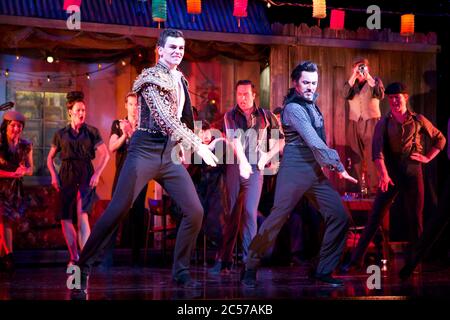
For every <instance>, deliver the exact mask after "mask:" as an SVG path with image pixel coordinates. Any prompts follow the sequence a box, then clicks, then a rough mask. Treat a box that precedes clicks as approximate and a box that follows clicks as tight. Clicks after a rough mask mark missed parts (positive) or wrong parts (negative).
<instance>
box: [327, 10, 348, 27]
mask: <svg viewBox="0 0 450 320" xmlns="http://www.w3.org/2000/svg"><path fill="white" fill-rule="evenodd" d="M344 21H345V11H344V10H337V9H333V10H331V18H330V29H332V30H342V29H344Z"/></svg>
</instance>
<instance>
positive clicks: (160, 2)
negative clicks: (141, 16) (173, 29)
mask: <svg viewBox="0 0 450 320" xmlns="http://www.w3.org/2000/svg"><path fill="white" fill-rule="evenodd" d="M152 18H153V21H156V22H163V21H166V20H167V2H166V0H153V1H152Z"/></svg>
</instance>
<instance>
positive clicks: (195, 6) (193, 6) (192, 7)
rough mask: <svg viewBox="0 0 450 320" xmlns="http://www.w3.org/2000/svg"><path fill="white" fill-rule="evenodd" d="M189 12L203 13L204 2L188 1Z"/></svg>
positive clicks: (197, 0) (198, 0)
mask: <svg viewBox="0 0 450 320" xmlns="http://www.w3.org/2000/svg"><path fill="white" fill-rule="evenodd" d="M186 4H187V12H188V13H189V14H200V13H202V0H186Z"/></svg>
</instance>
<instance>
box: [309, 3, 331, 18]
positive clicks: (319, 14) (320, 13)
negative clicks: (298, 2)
mask: <svg viewBox="0 0 450 320" xmlns="http://www.w3.org/2000/svg"><path fill="white" fill-rule="evenodd" d="M312 16H313V18H316V19H323V18H325V17H326V16H327V4H326V2H325V0H313V14H312Z"/></svg>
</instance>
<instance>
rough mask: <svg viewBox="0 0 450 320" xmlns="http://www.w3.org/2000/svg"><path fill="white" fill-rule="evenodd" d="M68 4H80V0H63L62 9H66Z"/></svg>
mask: <svg viewBox="0 0 450 320" xmlns="http://www.w3.org/2000/svg"><path fill="white" fill-rule="evenodd" d="M70 6H78V7H80V6H81V0H64V6H63V9H64V10H67V8H68V7H70Z"/></svg>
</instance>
